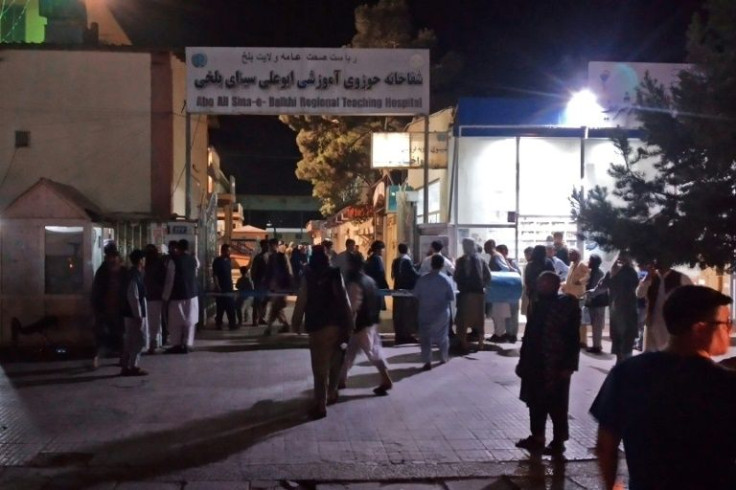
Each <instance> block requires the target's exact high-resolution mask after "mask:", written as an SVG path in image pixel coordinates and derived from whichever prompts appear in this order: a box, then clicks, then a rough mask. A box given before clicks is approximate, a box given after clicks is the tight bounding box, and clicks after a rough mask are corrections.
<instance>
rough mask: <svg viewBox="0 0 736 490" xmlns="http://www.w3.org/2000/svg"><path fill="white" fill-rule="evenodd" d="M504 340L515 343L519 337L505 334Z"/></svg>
mask: <svg viewBox="0 0 736 490" xmlns="http://www.w3.org/2000/svg"><path fill="white" fill-rule="evenodd" d="M505 337H506V338H505V340H506V343H507V344H515V343H517V342H518V341H519V338H518V337H517V336H516V335H508V334H506V336H505Z"/></svg>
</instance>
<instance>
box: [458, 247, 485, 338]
mask: <svg viewBox="0 0 736 490" xmlns="http://www.w3.org/2000/svg"><path fill="white" fill-rule="evenodd" d="M463 253H464V255H463V256H462V257H460V258H459V259H457V262H456V263H455V284H457V290H458V292H459V293H458V295H457V320H456V325H457V331H456V333H457V338H458V340H459V341H460V349H461V350H462V352H463V353H467V352H468V351H469V348H468V341H467V335H468V329H469V328H470V329H477V330H478V350H483V343H484V341H485V321H486V317H485V294H484V292H485V287H486V285H487V284H489V283H490V282H491V271H490V269H489V268H488V264H486V263H485V261H484V260H483V259H482V258H481V257H480V255H478V253H477V250H476V248H475V242H474V241H473V239H472V238H465V239H463Z"/></svg>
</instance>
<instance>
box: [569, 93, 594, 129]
mask: <svg viewBox="0 0 736 490" xmlns="http://www.w3.org/2000/svg"><path fill="white" fill-rule="evenodd" d="M565 123H566V124H567V125H568V126H587V127H596V126H599V125H601V124H602V123H603V108H602V107H601V106H600V105H599V104H598V101H597V100H596V97H595V94H594V93H593V92H591V91H590V90H581V91H580V92H578V93H576V94H573V96H572V97H571V98H570V102H568V103H567V108H566V110H565Z"/></svg>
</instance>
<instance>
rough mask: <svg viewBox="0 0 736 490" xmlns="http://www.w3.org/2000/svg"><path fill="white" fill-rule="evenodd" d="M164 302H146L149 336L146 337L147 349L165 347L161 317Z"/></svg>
mask: <svg viewBox="0 0 736 490" xmlns="http://www.w3.org/2000/svg"><path fill="white" fill-rule="evenodd" d="M163 307H164V302H163V301H161V300H152V301H148V302H146V323H148V335H147V336H146V347H145V348H146V349H155V348H156V347H161V346H162V345H163V342H162V338H161V315H162V313H163V311H162V310H163Z"/></svg>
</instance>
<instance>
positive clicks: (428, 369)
mask: <svg viewBox="0 0 736 490" xmlns="http://www.w3.org/2000/svg"><path fill="white" fill-rule="evenodd" d="M431 370H432V364H430V363H426V364H425V365H424V366H422V371H431Z"/></svg>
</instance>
